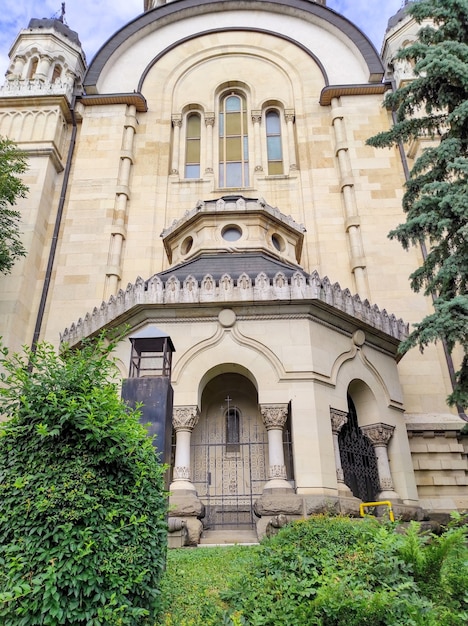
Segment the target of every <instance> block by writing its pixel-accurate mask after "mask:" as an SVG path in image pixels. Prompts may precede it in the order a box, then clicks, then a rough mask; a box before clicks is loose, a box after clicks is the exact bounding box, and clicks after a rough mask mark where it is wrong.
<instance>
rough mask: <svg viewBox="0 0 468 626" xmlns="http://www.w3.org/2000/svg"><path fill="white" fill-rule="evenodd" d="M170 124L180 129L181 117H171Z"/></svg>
mask: <svg viewBox="0 0 468 626" xmlns="http://www.w3.org/2000/svg"><path fill="white" fill-rule="evenodd" d="M171 122H172V125H173V126H174V127H178V128H180V127H181V126H182V115H173V116H172V117H171Z"/></svg>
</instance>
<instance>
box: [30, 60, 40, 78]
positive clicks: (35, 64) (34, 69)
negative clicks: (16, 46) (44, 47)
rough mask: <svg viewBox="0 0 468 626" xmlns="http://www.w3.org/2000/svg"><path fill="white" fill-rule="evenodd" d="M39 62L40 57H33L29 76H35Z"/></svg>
mask: <svg viewBox="0 0 468 626" xmlns="http://www.w3.org/2000/svg"><path fill="white" fill-rule="evenodd" d="M38 64H39V59H38V58H37V57H33V58H32V59H31V61H30V63H29V71H28V78H34V74H35V73H36V71H37V66H38Z"/></svg>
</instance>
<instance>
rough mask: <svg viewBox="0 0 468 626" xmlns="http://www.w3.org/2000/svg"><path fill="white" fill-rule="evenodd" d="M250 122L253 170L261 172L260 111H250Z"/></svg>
mask: <svg viewBox="0 0 468 626" xmlns="http://www.w3.org/2000/svg"><path fill="white" fill-rule="evenodd" d="M251 115H252V124H253V126H254V159H255V163H254V166H255V171H256V172H263V166H262V148H261V139H260V123H261V121H262V112H261V111H252V113H251Z"/></svg>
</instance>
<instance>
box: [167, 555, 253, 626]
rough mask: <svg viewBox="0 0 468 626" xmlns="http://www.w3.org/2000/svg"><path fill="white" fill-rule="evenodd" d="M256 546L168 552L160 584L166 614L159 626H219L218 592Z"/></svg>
mask: <svg viewBox="0 0 468 626" xmlns="http://www.w3.org/2000/svg"><path fill="white" fill-rule="evenodd" d="M257 549H258V548H257V546H228V547H221V548H193V549H191V548H182V549H179V550H169V551H168V554H167V570H166V573H165V575H164V578H163V582H162V589H161V592H162V596H163V598H164V606H165V611H164V614H163V618H162V621H161V622H160V626H222V625H224V624H225V625H226V626H228V625H232V624H233V622H232V620H231V619H229V621H224V619H223V612H224V609H225V608H226V607H225V605H224V603H223V602H222V600H221V599H220V598H219V592H220V591H224V590H225V589H226V588H227V584H228V579H229V578H230V577H231V576H232V575H233V574H235V573H236V571H237V570H238V568H239V567H240V565H241V564H242V563H243V562H245V561H246V560H248V559H249V557H250V556H251V555H252V551H253V550H257Z"/></svg>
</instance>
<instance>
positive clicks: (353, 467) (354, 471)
mask: <svg viewBox="0 0 468 626" xmlns="http://www.w3.org/2000/svg"><path fill="white" fill-rule="evenodd" d="M348 407H349V413H348V421H347V423H346V424H345V425H344V426H343V428H342V429H341V431H340V434H339V435H338V442H339V446H340V456H341V465H342V468H343V474H344V481H345V483H346V484H347V485H348V487H349V488H350V489H351V491H352V492H353V495H354V496H356V498H359V499H360V500H362V501H363V502H373V501H374V500H375V498H376V496H377V494H378V492H379V490H380V487H379V472H378V469H377V460H376V458H375V452H374V447H373V446H372V444H371V442H370V441H369V439H368V438H367V437H366V436H365V435H364V434H363V433H362V431H361V429H360V428H359V425H358V419H357V414H356V409H355V407H354V404H353V401H352V400H351V398H348Z"/></svg>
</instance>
